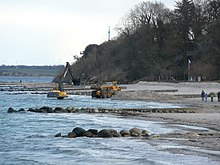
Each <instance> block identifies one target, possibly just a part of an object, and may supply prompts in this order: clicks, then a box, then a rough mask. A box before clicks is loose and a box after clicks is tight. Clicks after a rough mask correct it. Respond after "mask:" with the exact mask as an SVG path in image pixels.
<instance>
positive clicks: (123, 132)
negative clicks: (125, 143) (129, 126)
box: [120, 130, 130, 137]
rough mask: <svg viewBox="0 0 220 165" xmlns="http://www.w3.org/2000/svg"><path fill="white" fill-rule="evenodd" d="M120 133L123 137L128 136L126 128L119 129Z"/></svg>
mask: <svg viewBox="0 0 220 165" xmlns="http://www.w3.org/2000/svg"><path fill="white" fill-rule="evenodd" d="M120 134H121V136H123V137H129V136H130V132H129V131H128V130H121V131H120Z"/></svg>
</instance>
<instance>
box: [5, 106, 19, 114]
mask: <svg viewBox="0 0 220 165" xmlns="http://www.w3.org/2000/svg"><path fill="white" fill-rule="evenodd" d="M14 112H17V111H16V110H14V109H13V108H12V107H10V108H8V111H7V113H14Z"/></svg>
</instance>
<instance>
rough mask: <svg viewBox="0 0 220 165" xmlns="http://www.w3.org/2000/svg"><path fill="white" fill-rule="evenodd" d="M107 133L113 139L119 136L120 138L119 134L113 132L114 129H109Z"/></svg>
mask: <svg viewBox="0 0 220 165" xmlns="http://www.w3.org/2000/svg"><path fill="white" fill-rule="evenodd" d="M108 131H109V132H110V133H111V134H112V136H113V137H120V136H121V134H119V133H118V132H117V131H116V130H114V129H109V130H108Z"/></svg>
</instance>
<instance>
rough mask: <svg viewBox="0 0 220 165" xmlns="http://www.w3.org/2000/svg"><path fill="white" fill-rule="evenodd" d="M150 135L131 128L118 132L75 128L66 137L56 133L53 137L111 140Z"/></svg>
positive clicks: (144, 131) (145, 131)
mask: <svg viewBox="0 0 220 165" xmlns="http://www.w3.org/2000/svg"><path fill="white" fill-rule="evenodd" d="M149 136H150V134H149V133H148V131H147V130H141V129H139V128H132V129H130V130H121V131H120V132H118V131H117V130H115V129H102V130H100V131H98V130H97V129H89V130H85V129H83V128H81V127H75V128H74V129H73V130H72V132H69V133H68V135H63V136H62V135H61V133H57V134H55V135H54V137H67V138H76V137H90V138H91V137H99V138H113V137H140V138H144V137H146V138H147V137H149Z"/></svg>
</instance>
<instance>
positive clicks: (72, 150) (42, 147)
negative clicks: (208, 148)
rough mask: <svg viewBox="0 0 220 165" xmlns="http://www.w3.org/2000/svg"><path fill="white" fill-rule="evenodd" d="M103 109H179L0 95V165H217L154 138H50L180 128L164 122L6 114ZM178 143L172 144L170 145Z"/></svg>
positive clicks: (84, 98)
mask: <svg viewBox="0 0 220 165" xmlns="http://www.w3.org/2000/svg"><path fill="white" fill-rule="evenodd" d="M41 106H50V107H56V106H60V107H78V108H80V107H93V108H94V107H105V108H120V107H122V108H124V107H125V108H126V107H134V108H138V107H141V108H147V107H174V108H175V107H176V106H179V105H172V104H162V103H147V102H140V101H138V102H135V101H117V100H110V99H107V100H100V99H92V98H91V97H88V96H70V97H69V98H68V99H64V100H57V99H48V98H47V97H46V96H45V95H33V94H31V93H27V94H19V95H18V94H13V92H12V93H8V92H3V91H2V92H0V164H6V165H7V164H8V165H11V164H15V165H17V164H21V165H23V164H29V165H32V164H33V165H35V164H36V165H54V164H55V165H56V164H63V165H65V164H68V165H70V164H79V165H81V164H82V165H87V164H89V165H90V164H95V165H105V164H106V165H108V164H109V165H110V164H111V165H112V164H120V165H123V164H126V165H129V164H132V165H133V164H144V165H145V164H150V165H151V164H152V165H155V164H159V165H160V164H161V165H164V164H165V165H167V164H198V165H200V164H204V165H205V164H218V162H214V161H211V160H209V159H208V158H206V157H199V156H195V155H183V154H172V153H170V152H167V151H164V150H162V149H163V148H164V146H166V145H170V144H166V143H163V144H161V143H160V142H157V141H156V140H146V139H140V138H107V139H104V138H86V137H79V138H74V139H68V138H55V137H54V135H55V134H57V133H62V134H67V133H68V132H71V131H72V129H73V128H74V127H82V128H84V129H90V128H93V129H98V130H100V129H116V130H117V131H120V130H122V129H127V130H128V129H131V128H133V127H137V128H140V129H146V130H149V132H150V134H160V133H169V132H173V131H178V130H180V129H181V128H174V127H172V128H169V127H168V126H167V125H165V124H164V123H160V122H152V121H146V120H137V119H132V118H130V119H128V118H122V117H117V116H113V115H108V114H85V113H68V114H66V113H64V114H44V113H31V112H23V113H12V114H9V113H7V109H8V108H9V107H13V108H15V109H19V108H25V109H27V108H29V107H41ZM172 145H174V146H175V145H177V144H172Z"/></svg>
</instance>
